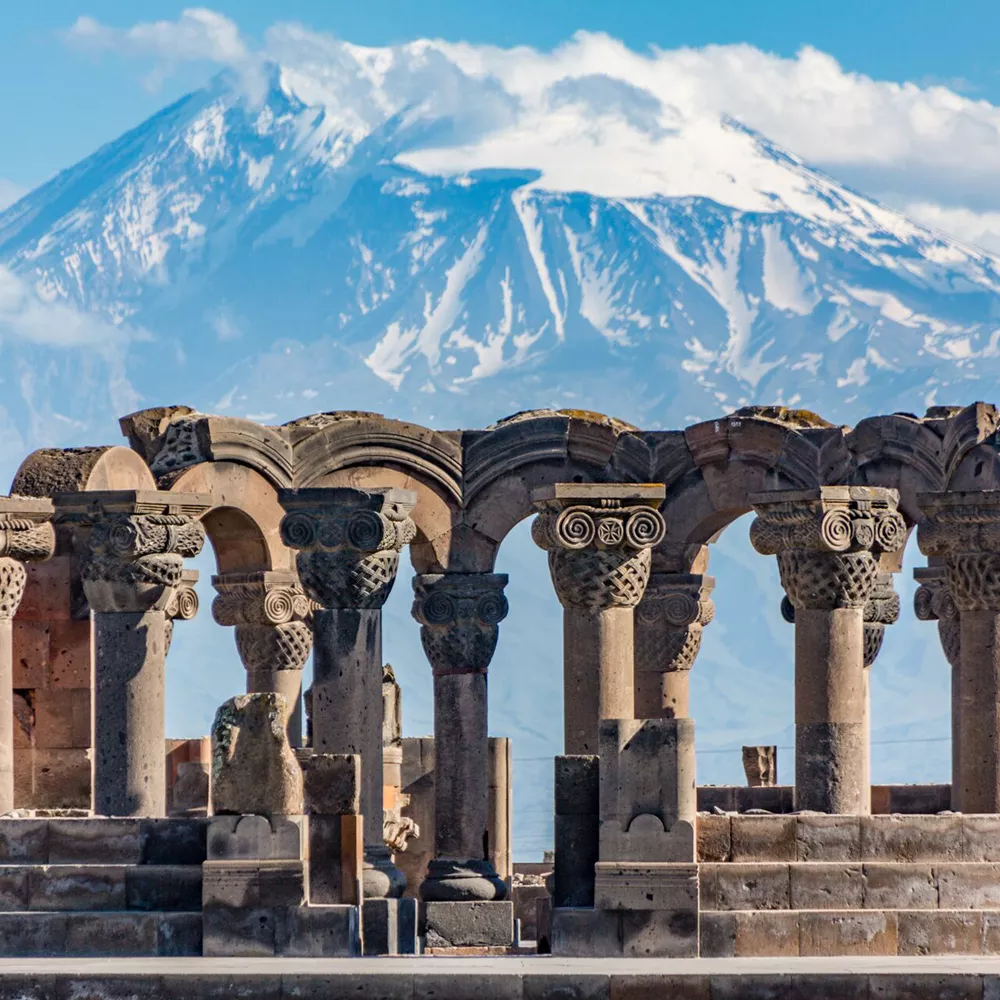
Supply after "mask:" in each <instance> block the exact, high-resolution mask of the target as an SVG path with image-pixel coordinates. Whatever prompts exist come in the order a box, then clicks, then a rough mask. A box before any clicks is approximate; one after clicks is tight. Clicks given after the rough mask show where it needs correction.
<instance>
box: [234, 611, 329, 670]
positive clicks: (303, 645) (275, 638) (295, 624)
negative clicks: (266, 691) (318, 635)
mask: <svg viewBox="0 0 1000 1000" xmlns="http://www.w3.org/2000/svg"><path fill="white" fill-rule="evenodd" d="M312 644H313V637H312V629H310V628H309V626H308V625H307V624H306V623H305V622H302V621H289V622H283V623H281V624H279V625H237V626H236V649H237V651H238V652H239V654H240V660H242V662H243V666H244V667H245V668H246V669H247V670H248V671H255V672H264V671H273V670H301V669H302V668H303V667H304V666H305V662H306V660H307V659H309V653H310V651H311V650H312Z"/></svg>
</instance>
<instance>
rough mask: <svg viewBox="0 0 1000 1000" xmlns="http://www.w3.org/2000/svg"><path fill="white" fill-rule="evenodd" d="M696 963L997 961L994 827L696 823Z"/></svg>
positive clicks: (727, 819) (928, 822)
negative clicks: (882, 958)
mask: <svg viewBox="0 0 1000 1000" xmlns="http://www.w3.org/2000/svg"><path fill="white" fill-rule="evenodd" d="M698 827H699V855H700V859H701V863H700V864H699V872H698V874H699V909H700V930H699V937H700V952H701V955H702V956H703V957H719V958H723V957H748V956H781V957H787V956H796V955H802V956H833V955H905V956H915V955H942V954H967V955H970V954H971V955H998V954H1000V817H997V816H962V815H957V814H942V815H910V816H900V815H887V816H865V817H857V816H817V815H805V814H799V815H790V816H746V815H739V816H699V818H698Z"/></svg>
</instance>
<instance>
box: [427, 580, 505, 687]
mask: <svg viewBox="0 0 1000 1000" xmlns="http://www.w3.org/2000/svg"><path fill="white" fill-rule="evenodd" d="M506 586H507V575H506V574H505V573H425V574H421V575H418V576H415V577H414V578H413V610H412V614H413V617H414V618H415V619H416V620H417V621H418V622H420V626H421V628H420V641H421V643H422V644H423V647H424V652H425V653H426V654H427V659H428V660H429V661H430V664H431V669H432V670H433V671H434V673H435V674H436V675H438V676H443V675H445V674H472V673H486V669H487V667H489V664H490V660H491V659H492V658H493V653H494V650H495V649H496V645H497V637H498V636H499V632H500V628H499V626H500V622H502V621H503V620H504V618H506V617H507V610H508V608H507V598H506V597H504V593H503V590H504V587H506Z"/></svg>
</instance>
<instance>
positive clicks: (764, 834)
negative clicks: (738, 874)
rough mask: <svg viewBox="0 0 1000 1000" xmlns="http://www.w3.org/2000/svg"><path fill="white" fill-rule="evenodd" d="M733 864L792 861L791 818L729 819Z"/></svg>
mask: <svg viewBox="0 0 1000 1000" xmlns="http://www.w3.org/2000/svg"><path fill="white" fill-rule="evenodd" d="M731 819H732V858H733V861H744V862H748V861H794V860H795V859H796V841H795V833H796V823H795V817H794V816H733V817H731Z"/></svg>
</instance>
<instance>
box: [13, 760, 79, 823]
mask: <svg viewBox="0 0 1000 1000" xmlns="http://www.w3.org/2000/svg"><path fill="white" fill-rule="evenodd" d="M90 753H91V752H90V750H88V749H86V748H83V747H78V748H72V747H62V748H58V749H51V748H44V747H33V748H31V749H22V750H15V751H14V804H15V806H16V807H17V808H25V809H89V808H90V778H91V769H92V765H91V759H90Z"/></svg>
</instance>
